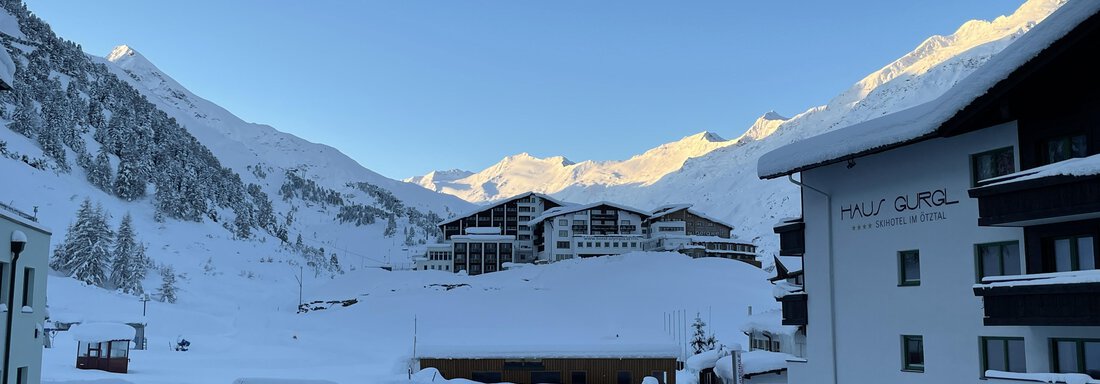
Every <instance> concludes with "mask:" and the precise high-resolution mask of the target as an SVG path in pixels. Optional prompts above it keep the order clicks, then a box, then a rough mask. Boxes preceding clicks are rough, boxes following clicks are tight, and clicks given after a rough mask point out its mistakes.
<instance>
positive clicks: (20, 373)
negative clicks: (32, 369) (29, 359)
mask: <svg viewBox="0 0 1100 384" xmlns="http://www.w3.org/2000/svg"><path fill="white" fill-rule="evenodd" d="M27 383H30V381H29V379H28V378H27V367H19V368H18V369H16V370H15V384H27Z"/></svg>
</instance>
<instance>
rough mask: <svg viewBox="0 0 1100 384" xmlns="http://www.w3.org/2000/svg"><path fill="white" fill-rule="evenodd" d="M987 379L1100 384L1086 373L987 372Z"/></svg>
mask: <svg viewBox="0 0 1100 384" xmlns="http://www.w3.org/2000/svg"><path fill="white" fill-rule="evenodd" d="M985 377H992V378H998V379H1012V380H1024V381H1037V382H1040V383H1066V384H1100V380H1096V379H1093V378H1092V377H1089V375H1086V374H1084V373H1020V372H1004V371H994V370H988V371H985Z"/></svg>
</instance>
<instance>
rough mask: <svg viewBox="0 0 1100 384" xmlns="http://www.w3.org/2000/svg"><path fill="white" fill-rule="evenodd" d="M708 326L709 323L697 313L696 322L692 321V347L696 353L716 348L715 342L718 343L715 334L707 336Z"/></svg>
mask: <svg viewBox="0 0 1100 384" xmlns="http://www.w3.org/2000/svg"><path fill="white" fill-rule="evenodd" d="M706 327H707V323H704V322H703V319H702V318H700V317H699V314H698V313H696V314H695V322H693V323H691V328H692V329H694V332H693V333H692V335H691V349H692V351H694V352H695V354H696V355H698V354H700V353H703V351H709V350H712V349H714V347H715V344H717V340H716V339H715V338H714V335H710V336H709V337H708V336H707V331H706Z"/></svg>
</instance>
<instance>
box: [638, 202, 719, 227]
mask: <svg viewBox="0 0 1100 384" xmlns="http://www.w3.org/2000/svg"><path fill="white" fill-rule="evenodd" d="M691 207H692V205H691V204H669V205H662V206H660V207H657V209H654V210H653V213H652V214H651V215H650V217H649V220H653V219H656V218H658V217H661V216H664V215H667V214H670V213H673V212H679V211H681V210H684V209H686V210H688V212H689V213H691V214H693V215H695V216H699V217H702V218H704V219H706V220H710V221H713V222H715V223H718V224H722V225H724V226H727V227H730V228H733V225H732V224H730V223H727V222H725V221H722V220H718V219H715V218H713V217H710V216H707V214H705V213H702V212H699V211H696V210H694V209H691Z"/></svg>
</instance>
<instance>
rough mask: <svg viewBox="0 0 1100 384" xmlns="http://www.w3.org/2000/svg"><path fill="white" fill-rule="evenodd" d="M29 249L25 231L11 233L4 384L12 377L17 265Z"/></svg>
mask: <svg viewBox="0 0 1100 384" xmlns="http://www.w3.org/2000/svg"><path fill="white" fill-rule="evenodd" d="M26 248H27V234H26V233H23V231H13V232H12V233H11V273H10V274H9V276H8V297H7V299H8V300H7V302H8V308H7V309H8V323H7V324H6V325H5V328H7V329H6V330H5V332H6V334H7V336H6V337H5V338H4V372H3V375H4V379H3V381H2V382H3V384H8V376H10V375H11V373H10V372H11V369H8V368H10V366H11V330H12V328H13V327H12V321H13V320H14V316H13V315H14V314H15V308H14V306H15V276H16V274H15V271H16V268H15V267H16V265H17V264H16V263H18V262H19V255H20V254H21V253H23V250H24V249H26Z"/></svg>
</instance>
